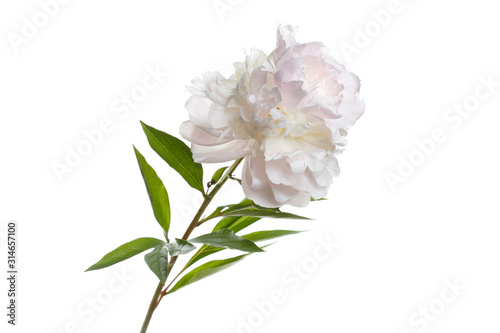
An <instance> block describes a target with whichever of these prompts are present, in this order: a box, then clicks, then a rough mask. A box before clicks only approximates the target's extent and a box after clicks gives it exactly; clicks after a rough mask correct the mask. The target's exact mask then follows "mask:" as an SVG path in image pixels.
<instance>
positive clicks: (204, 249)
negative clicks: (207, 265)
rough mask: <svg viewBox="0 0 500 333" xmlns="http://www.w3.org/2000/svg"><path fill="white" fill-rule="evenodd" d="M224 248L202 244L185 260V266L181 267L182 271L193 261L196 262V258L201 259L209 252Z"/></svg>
mask: <svg viewBox="0 0 500 333" xmlns="http://www.w3.org/2000/svg"><path fill="white" fill-rule="evenodd" d="M222 250H225V248H223V247H213V246H210V245H203V246H202V247H200V249H199V250H198V251H197V252H196V253H195V254H194V255H193V256H192V257H191V259H189V261H188V262H187V264H186V266H184V268H183V269H182V271H185V270H186V269H187V268H188V267H190V266H192V265H193V264H194V263H196V262H197V261H198V260H201V259H203V258H205V257H206V256H209V255H211V254H214V253H217V252H219V251H222Z"/></svg>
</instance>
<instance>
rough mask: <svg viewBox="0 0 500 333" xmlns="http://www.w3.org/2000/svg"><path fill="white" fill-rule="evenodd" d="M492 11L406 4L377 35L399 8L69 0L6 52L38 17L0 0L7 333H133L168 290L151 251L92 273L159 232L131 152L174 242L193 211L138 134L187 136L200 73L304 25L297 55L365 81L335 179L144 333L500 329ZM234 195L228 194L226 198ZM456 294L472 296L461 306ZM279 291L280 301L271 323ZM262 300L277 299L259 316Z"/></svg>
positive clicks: (166, 305) (499, 75) (478, 3)
mask: <svg viewBox="0 0 500 333" xmlns="http://www.w3.org/2000/svg"><path fill="white" fill-rule="evenodd" d="M226 1H228V2H226ZM46 2H48V0H42V3H46ZM221 3H222V4H228V3H229V4H230V5H226V6H230V7H225V11H224V12H223V13H221V12H220V11H221V10H223V9H219V12H218V11H217V10H216V9H215V7H214V4H219V6H222V5H221ZM494 5H495V3H494V2H492V1H487V0H475V1H451V0H450V1H429V0H421V1H409V0H401V1H400V2H399V5H398V6H396V7H397V9H396V11H394V10H393V14H391V15H390V22H388V23H386V24H385V26H383V27H381V25H380V24H379V23H376V22H377V21H376V20H375V18H374V16H373V13H372V12H376V13H380V11H383V10H387V9H388V8H392V9H394V8H393V7H391V5H390V1H389V0H377V1H352V0H349V1H348V0H338V1H334V2H325V1H319V0H309V1H301V2H299V1H284V0H281V1H264V0H253V1H247V0H240V1H236V0H233V1H232V2H231V1H229V0H222V1H221V2H219V3H217V2H213V0H204V1H175V2H168V1H161V0H156V1H155V0H142V1H123V0H120V1H118V0H115V1H104V2H103V1H76V0H75V1H69V2H68V3H66V4H60V5H59V9H58V10H57V12H56V13H54V15H53V17H50V18H49V20H48V22H46V25H45V26H43V27H40V28H38V31H37V32H32V36H29V38H26V39H25V40H23V43H22V44H20V45H17V46H14V44H13V43H12V38H14V37H13V36H14V35H17V36H22V33H23V31H22V30H23V26H24V25H26V21H24V20H23V18H26V19H27V20H29V21H31V22H33V15H35V17H37V15H39V13H40V11H41V10H42V9H41V7H40V3H39V2H37V1H34V0H33V1H15V2H13V1H8V2H7V1H3V2H2V3H1V5H0V22H1V24H0V26H1V35H2V42H1V44H0V52H1V53H0V56H1V61H0V73H1V74H0V89H1V98H0V109H1V115H2V116H1V121H0V142H1V151H2V159H1V164H0V170H1V172H0V188H1V190H0V205H1V210H0V221H1V228H2V229H1V234H0V236H1V237H2V238H1V239H0V241H1V243H2V244H1V251H2V252H3V253H5V252H6V246H5V232H6V225H7V221H9V220H16V221H18V222H19V234H18V238H19V271H20V276H19V285H18V289H19V297H18V304H19V308H18V326H16V327H11V326H10V325H7V324H6V320H7V317H6V316H5V312H6V309H5V306H6V302H7V296H6V291H7V285H6V280H5V279H4V278H2V281H3V282H2V283H1V284H0V287H1V288H2V289H1V290H0V295H2V297H1V298H0V304H1V305H2V306H1V308H2V309H4V310H2V313H1V316H0V318H2V320H1V321H2V323H1V327H2V332H4V331H5V328H7V332H41V333H62V332H65V333H70V332H96V333H98V332H139V329H140V326H141V324H142V320H143V318H144V315H145V313H146V309H147V306H148V304H149V301H150V298H151V296H152V294H153V291H154V289H155V286H156V283H157V282H156V277H155V276H154V275H153V274H152V273H151V272H150V271H149V270H148V268H147V267H146V265H145V264H144V261H143V256H142V255H139V256H137V257H135V258H133V259H131V260H128V261H126V262H124V263H121V264H119V265H116V266H115V268H114V269H105V270H101V271H94V272H90V273H84V272H83V271H84V270H85V269H86V268H87V267H88V266H90V265H91V264H93V263H94V262H96V261H97V260H98V259H100V258H101V257H102V255H104V254H105V253H106V252H108V251H110V250H112V249H114V248H115V247H117V246H118V245H121V244H122V243H125V242H127V241H130V240H132V239H135V238H138V237H144V236H150V237H157V238H161V237H162V234H161V230H160V228H159V226H158V224H157V223H156V221H155V220H154V217H153V214H152V212H151V209H150V204H149V201H148V197H147V194H146V191H145V188H144V184H143V181H142V179H141V176H140V173H139V169H138V166H137V163H136V160H135V156H134V154H133V149H132V144H134V145H136V147H138V149H139V150H140V151H141V152H142V153H143V154H144V155H145V157H146V158H147V159H148V161H149V162H150V163H151V164H152V165H153V166H154V167H155V168H156V169H157V171H158V173H159V175H160V177H161V178H162V179H163V180H164V182H165V184H166V185H167V189H168V191H169V194H170V198H171V203H172V211H173V222H172V227H171V235H173V236H180V235H181V234H182V232H183V230H184V229H185V227H186V225H187V224H188V223H189V221H188V219H189V217H190V216H192V215H191V214H192V211H193V209H194V208H195V205H196V204H197V202H199V198H196V195H197V194H196V191H194V190H192V189H190V188H188V187H187V186H186V185H185V184H184V182H183V180H182V179H181V178H180V177H179V176H178V175H177V174H175V172H173V171H171V170H169V168H168V167H167V166H166V165H165V164H164V163H163V161H162V160H161V159H160V158H159V157H157V156H156V155H155V153H154V152H153V151H152V150H151V149H150V148H149V146H148V144H147V141H146V139H145V136H144V134H143V133H142V131H141V127H140V125H139V120H143V121H145V122H146V123H148V124H150V125H152V126H154V127H157V128H159V129H162V130H164V131H166V132H169V133H172V134H176V133H177V131H178V127H179V125H180V123H181V122H182V121H184V120H186V119H187V112H186V111H185V109H184V102H185V100H186V99H187V98H188V97H189V94H188V92H187V91H186V89H185V86H186V85H188V84H189V83H190V81H191V79H192V78H194V77H196V76H199V75H200V74H201V73H202V72H203V71H207V70H217V71H220V72H221V73H222V74H224V75H230V74H231V70H232V63H233V62H234V61H241V60H242V59H243V57H244V53H243V51H242V49H243V48H247V49H249V48H251V47H257V48H260V49H262V50H264V51H266V52H270V51H272V49H273V47H274V43H275V30H276V27H277V24H278V23H289V24H293V25H298V26H299V28H300V29H299V33H298V35H297V39H298V41H299V42H309V41H315V40H321V41H323V42H324V43H325V44H326V45H327V46H329V47H330V48H331V51H332V53H333V54H334V55H335V57H337V58H339V59H342V60H343V61H345V62H347V63H348V65H349V68H350V69H351V70H353V71H354V72H355V73H356V74H358V76H359V77H360V78H361V79H362V96H363V98H364V99H365V101H366V113H365V115H364V116H363V117H362V118H361V119H360V120H359V122H358V123H357V124H356V126H355V127H354V128H353V129H352V130H351V131H350V133H349V139H350V145H349V147H348V149H347V151H346V152H345V154H344V155H343V156H341V157H340V165H341V168H342V172H341V175H340V176H339V177H338V178H337V179H336V180H335V183H334V185H333V186H332V188H331V191H330V194H329V195H328V199H329V200H328V201H322V202H317V203H313V204H311V205H310V206H309V207H308V208H306V209H301V210H294V209H291V211H295V212H297V213H299V214H303V215H307V216H311V217H314V218H315V219H316V220H315V221H313V222H288V221H279V222H277V221H269V220H265V221H261V222H260V224H256V225H255V228H260V229H272V228H282V229H287V228H288V229H297V230H310V231H309V232H307V233H303V234H299V235H295V236H291V237H289V238H288V239H283V240H280V241H279V242H278V243H277V244H276V245H274V246H272V247H270V248H269V249H268V251H267V252H268V253H265V254H255V255H253V256H251V257H249V258H248V259H246V260H245V261H244V262H243V263H240V264H238V265H237V266H235V267H233V268H231V269H229V270H227V271H225V272H223V273H220V274H219V275H217V276H214V277H211V278H209V279H206V280H204V281H202V282H198V283H196V284H194V285H192V286H190V287H188V288H186V289H183V290H181V291H179V292H177V293H175V294H173V295H171V296H168V297H167V298H165V299H164V302H162V304H161V305H160V307H159V308H158V309H157V312H156V313H155V316H154V317H153V320H152V323H151V326H150V330H149V331H150V332H179V331H182V332H200V331H203V332H210V333H211V332H213V333H220V332H227V333H230V332H238V327H239V325H241V322H242V321H245V322H246V323H248V325H253V326H248V327H247V328H246V329H243V328H240V330H239V332H244V333H250V332H259V333H261V332H262V333H264V332H293V333H295V332H306V331H311V332H321V333H323V332H325V333H330V332H343V333H350V332H356V333H357V332H384V333H387V332H394V333H402V332H408V333H413V332H419V331H420V332H424V331H426V332H498V331H499V330H500V322H499V321H498V313H499V312H500V301H499V297H500V286H499V281H500V270H499V269H498V263H499V260H498V259H499V253H500V252H499V250H500V242H499V241H498V238H499V231H500V229H499V228H498V224H499V217H500V213H499V212H498V209H497V207H498V198H499V190H498V189H499V188H500V177H499V175H498V170H499V169H500V160H499V158H498V143H499V138H500V134H499V130H498V126H499V121H500V117H499V115H498V111H499V106H500V98H499V94H500V86H499V85H498V83H496V86H493V87H490V89H491V92H489V91H488V90H487V87H485V86H482V84H481V81H480V78H481V77H482V78H484V79H487V78H488V77H490V79H491V80H492V81H494V82H499V81H500V71H499V69H500V68H499V64H498V62H499V59H500V48H499V47H498V31H500V21H499V20H498V11H497V10H496V9H495V7H494ZM221 8H222V7H221ZM42 15H43V14H42ZM38 19H40V17H38ZM41 19H43V17H41ZM386 21H389V20H388V19H387V17H386ZM38 24H39V25H40V24H44V22H43V20H42V21H41V23H40V22H38ZM25 29H26V28H25ZM366 29H368V30H369V34H370V35H371V36H369V37H368V38H367V39H366V38H365V40H364V41H363V37H362V36H361V35H360V32H359V31H363V30H366ZM370 29H371V30H370ZM25 32H26V31H25ZM23 38H24V37H23ZM346 45H350V46H351V50H352V48H353V47H354V48H356V53H355V54H352V56H349V54H348V53H346V52H345V49H346V47H349V46H346ZM342 46H343V48H344V51H342ZM148 67H149V68H153V69H154V68H157V67H158V68H160V69H161V71H164V72H168V76H167V77H165V78H164V79H163V82H162V83H161V84H160V85H159V86H158V87H157V88H156V89H154V90H153V91H151V92H149V93H148V95H147V97H146V98H145V99H144V101H142V102H140V103H139V105H138V106H137V107H136V108H134V109H131V110H130V113H129V114H128V115H126V116H124V114H119V113H115V112H113V105H114V103H117V102H116V101H117V100H118V102H119V101H120V98H121V96H122V94H130V93H131V91H132V90H133V89H134V88H136V87H137V86H138V85H140V84H141V83H142V80H143V79H144V77H145V76H146V75H148V72H147V68H148ZM476 89H479V90H478V91H479V92H480V93H482V95H481V96H483V97H484V98H482V100H479V99H477V98H476V97H474V94H475V92H476ZM486 93H489V95H488V96H487V97H486V96H485V94H486ZM464 101H465V103H470V104H469V106H468V107H469V109H473V111H472V112H470V113H469V115H468V116H467V117H466V118H463V119H462V118H456V117H457V114H451V113H448V112H450V111H447V110H449V109H450V108H452V107H453V106H454V105H462V104H463V103H464ZM474 102H478V105H473V103H474ZM451 112H452V111H451ZM120 115H121V116H122V117H121V118H120ZM446 115H447V116H448V117H451V116H454V117H455V118H453V121H452V119H451V118H445V117H446ZM103 119H110V120H111V121H112V122H113V126H114V127H113V130H112V131H111V132H110V133H107V134H105V135H104V138H103V139H102V142H100V143H99V144H97V145H94V146H93V147H92V151H91V153H90V154H88V156H85V157H83V159H82V161H80V164H79V165H78V166H76V167H74V168H71V172H70V173H69V172H68V173H64V175H63V176H62V180H59V179H58V177H57V175H56V173H55V172H54V169H53V164H54V162H58V163H65V159H66V157H67V154H68V152H67V149H68V147H69V148H70V149H76V147H77V145H78V144H81V142H83V141H85V140H86V139H85V136H84V134H83V131H91V130H93V129H96V128H98V126H99V123H100V122H101V121H102V120H103ZM446 119H448V120H446ZM435 129H438V131H439V129H441V131H442V132H443V133H444V135H445V138H446V139H445V140H444V142H439V143H435V144H433V145H434V146H435V147H434V148H433V149H430V148H432V147H431V145H428V146H427V147H428V150H430V151H428V155H425V157H424V158H422V156H424V155H423V153H419V152H418V151H419V150H418V149H419V148H418V146H417V144H416V143H415V141H416V140H417V141H422V140H424V141H425V140H429V139H430V138H431V137H432V132H433V131H434V130H435ZM411 156H413V160H414V161H417V162H418V163H419V164H421V165H418V166H416V167H414V170H413V173H412V174H409V173H410V171H409V170H406V172H407V174H405V175H404V177H402V178H400V179H399V180H400V182H398V183H397V184H396V185H395V186H393V189H391V186H389V184H388V182H387V180H386V177H387V173H388V172H391V173H393V175H397V174H398V166H400V163H401V162H400V158H403V159H405V160H408V159H409V158H410V157H411ZM419 157H420V159H419ZM215 167H216V166H209V167H207V168H206V172H205V174H206V175H209V174H210V172H211V171H213V170H214V168H215ZM406 167H407V169H408V166H406ZM401 168H402V167H401ZM400 171H401V170H400ZM403 171H405V170H402V172H403ZM206 180H208V178H207V179H206ZM242 197H243V194H242V192H241V190H240V189H238V187H236V186H235V185H232V187H231V186H229V187H227V188H226V190H224V194H223V195H221V196H220V198H219V200H218V202H217V203H218V204H222V203H229V202H234V201H235V200H238V199H240V198H242ZM210 227H211V226H207V227H206V228H204V229H203V230H200V232H208V231H209V230H210ZM255 228H254V229H255ZM329 238H330V239H331V240H335V241H336V242H338V243H339V244H340V247H339V248H338V249H336V250H334V252H333V253H332V254H331V255H328V256H327V255H326V253H327V252H324V251H323V250H321V251H322V252H317V253H321V258H322V259H325V260H323V261H321V262H318V260H317V258H315V257H314V253H315V251H316V249H317V248H318V246H319V243H318V239H320V240H322V241H323V242H325V241H327V240H328V239H329ZM318 251H319V250H318ZM226 255H227V254H226ZM0 257H1V258H4V259H2V265H1V267H2V270H4V271H5V270H6V267H5V258H6V254H3V255H0ZM303 265H305V267H304V268H302V269H306V270H307V271H309V273H308V275H307V277H306V276H305V275H304V276H303V277H302V278H298V276H297V275H294V273H292V269H293V268H294V267H296V266H299V267H302V266H303ZM113 272H114V273H113ZM120 274H126V275H127V276H128V277H127V279H128V280H125V282H123V281H122V280H116V278H115V275H120ZM2 276H3V275H2ZM292 278H293V279H294V280H293V281H295V282H293V283H292V282H291V280H290V279H292ZM120 281H122V282H120ZM446 281H450V282H451V283H458V284H460V285H461V286H465V287H466V290H464V291H460V292H456V294H458V296H456V295H454V294H453V292H451V291H450V290H448V289H447V288H448V287H447V282H446ZM299 284H300V285H299ZM294 287H297V288H294ZM110 288H111V289H110ZM279 291H281V292H282V293H283V297H282V299H281V300H282V301H283V302H281V303H282V304H276V305H274V306H273V307H274V309H271V308H272V307H270V306H269V304H268V303H269V300H270V298H271V294H272V293H274V292H279ZM442 295H444V297H445V299H446V300H447V303H444V302H443V301H442V300H441V297H442ZM93 298H94V299H97V301H96V302H97V305H96V308H94V309H93V308H92V307H91V305H90V304H91V302H92V299H93ZM255 302H258V303H261V304H267V305H266V309H267V310H266V311H264V314H262V310H258V307H257V306H256V305H255ZM103 303H104V304H103ZM443 304H444V307H443ZM429 306H430V307H431V308H432V309H431V310H430V311H431V312H430V314H431V315H432V317H428V318H429V319H422V318H424V317H422V316H421V315H419V314H418V311H419V309H420V310H421V311H424V310H423V309H425V308H428V307H429ZM433 313H434V314H433ZM430 318H432V319H430ZM412 319H413V320H414V321H415V320H419V321H418V324H417V323H415V322H414V321H413V322H411V320H412Z"/></svg>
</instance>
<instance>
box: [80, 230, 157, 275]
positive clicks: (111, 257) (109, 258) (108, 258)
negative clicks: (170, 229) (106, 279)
mask: <svg viewBox="0 0 500 333" xmlns="http://www.w3.org/2000/svg"><path fill="white" fill-rule="evenodd" d="M162 244H165V242H164V241H162V240H159V239H156V238H148V237H144V238H137V239H136V240H133V241H131V242H128V243H125V244H123V245H122V246H119V247H117V248H116V249H114V250H113V251H111V252H109V253H108V254H106V255H105V256H104V257H102V259H101V260H99V261H98V262H97V263H96V264H94V265H92V266H90V267H89V268H87V270H86V272H87V271H93V270H96V269H101V268H105V267H108V266H111V265H114V264H116V263H118V262H120V261H123V260H126V259H128V258H130V257H133V256H135V255H137V254H139V253H141V252H144V251H146V250H149V249H151V248H153V247H155V246H158V245H162Z"/></svg>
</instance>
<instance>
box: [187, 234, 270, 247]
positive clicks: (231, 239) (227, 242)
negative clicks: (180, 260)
mask: <svg viewBox="0 0 500 333" xmlns="http://www.w3.org/2000/svg"><path fill="white" fill-rule="evenodd" d="M189 241H190V242H191V243H202V244H206V245H211V246H214V247H227V248H229V249H233V250H240V251H246V252H264V250H262V249H261V248H260V247H258V246H257V245H255V243H254V242H252V241H251V240H248V239H245V238H243V237H240V236H236V235H235V234H234V231H232V230H229V229H221V230H219V231H216V232H212V233H210V234H206V235H202V236H199V237H196V238H193V239H190V240H189Z"/></svg>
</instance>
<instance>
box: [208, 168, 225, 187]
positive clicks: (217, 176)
mask: <svg viewBox="0 0 500 333" xmlns="http://www.w3.org/2000/svg"><path fill="white" fill-rule="evenodd" d="M227 168H228V167H223V168H220V169H219V170H217V171H215V173H214V175H213V176H212V183H213V184H217V182H218V181H219V179H220V178H221V177H222V175H223V174H224V171H226V169H227Z"/></svg>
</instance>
